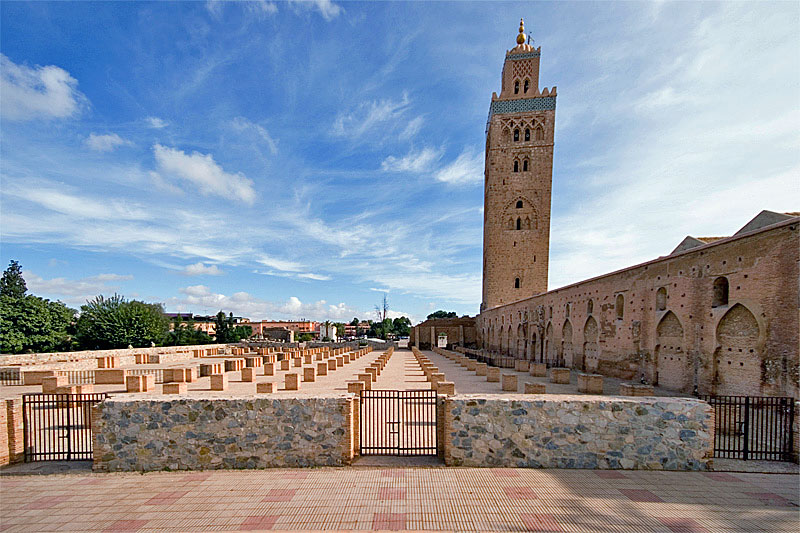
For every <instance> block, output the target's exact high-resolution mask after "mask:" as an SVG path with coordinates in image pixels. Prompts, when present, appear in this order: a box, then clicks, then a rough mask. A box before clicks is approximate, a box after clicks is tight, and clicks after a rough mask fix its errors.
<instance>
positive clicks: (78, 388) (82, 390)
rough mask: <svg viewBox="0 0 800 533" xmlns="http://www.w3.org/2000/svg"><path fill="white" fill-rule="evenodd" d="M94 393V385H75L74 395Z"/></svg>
mask: <svg viewBox="0 0 800 533" xmlns="http://www.w3.org/2000/svg"><path fill="white" fill-rule="evenodd" d="M93 392H94V385H92V384H91V383H84V384H83V385H75V394H92V393H93Z"/></svg>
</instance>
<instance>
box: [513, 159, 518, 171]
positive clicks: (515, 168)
mask: <svg viewBox="0 0 800 533" xmlns="http://www.w3.org/2000/svg"><path fill="white" fill-rule="evenodd" d="M514 172H519V161H516V160H515V161H514Z"/></svg>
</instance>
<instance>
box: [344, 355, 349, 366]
mask: <svg viewBox="0 0 800 533" xmlns="http://www.w3.org/2000/svg"><path fill="white" fill-rule="evenodd" d="M342 362H343V363H344V364H346V365H347V364H350V355H349V354H344V355H343V356H342Z"/></svg>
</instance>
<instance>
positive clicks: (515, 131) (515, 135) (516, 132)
mask: <svg viewBox="0 0 800 533" xmlns="http://www.w3.org/2000/svg"><path fill="white" fill-rule="evenodd" d="M517 141H519V128H515V129H514V142H517Z"/></svg>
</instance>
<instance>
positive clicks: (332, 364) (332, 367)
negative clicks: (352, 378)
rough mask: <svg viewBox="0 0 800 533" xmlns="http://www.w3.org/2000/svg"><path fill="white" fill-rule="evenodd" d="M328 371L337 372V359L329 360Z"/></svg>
mask: <svg viewBox="0 0 800 533" xmlns="http://www.w3.org/2000/svg"><path fill="white" fill-rule="evenodd" d="M328 370H336V359H328Z"/></svg>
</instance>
